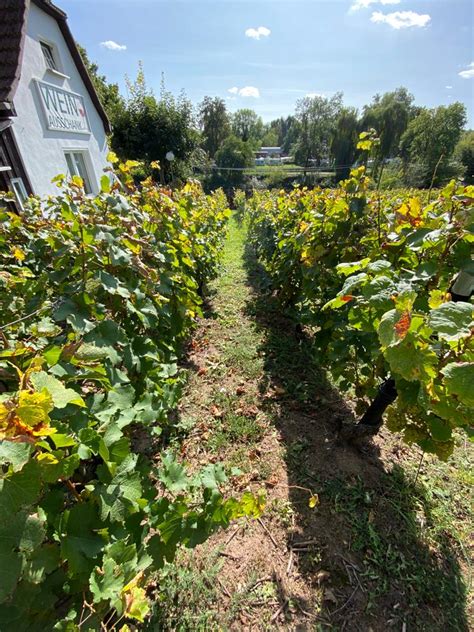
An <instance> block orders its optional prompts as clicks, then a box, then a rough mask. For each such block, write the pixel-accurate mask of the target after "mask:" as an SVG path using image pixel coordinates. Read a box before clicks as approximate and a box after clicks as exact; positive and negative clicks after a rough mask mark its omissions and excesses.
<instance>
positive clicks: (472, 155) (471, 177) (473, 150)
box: [454, 130, 474, 184]
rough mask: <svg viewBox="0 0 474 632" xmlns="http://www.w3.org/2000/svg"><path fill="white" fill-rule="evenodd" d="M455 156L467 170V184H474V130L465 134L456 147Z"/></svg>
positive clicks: (465, 173)
mask: <svg viewBox="0 0 474 632" xmlns="http://www.w3.org/2000/svg"><path fill="white" fill-rule="evenodd" d="M454 156H455V158H456V159H457V160H458V161H459V162H460V163H461V165H463V167H464V169H465V171H464V180H465V182H467V184H474V130H469V131H468V132H464V134H463V135H462V136H461V140H460V141H459V142H458V144H457V145H456V149H455V150H454Z"/></svg>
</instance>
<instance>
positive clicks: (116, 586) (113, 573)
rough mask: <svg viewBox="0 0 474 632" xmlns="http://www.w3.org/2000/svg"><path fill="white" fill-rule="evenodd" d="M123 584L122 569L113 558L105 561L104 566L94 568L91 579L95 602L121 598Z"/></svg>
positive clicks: (90, 585) (90, 584) (90, 583)
mask: <svg viewBox="0 0 474 632" xmlns="http://www.w3.org/2000/svg"><path fill="white" fill-rule="evenodd" d="M123 586H124V578H123V575H122V570H121V568H120V566H117V564H116V563H115V562H114V560H113V559H111V558H108V559H106V560H105V561H104V564H103V566H102V568H100V569H99V568H94V571H93V573H92V575H91V577H90V581H89V587H90V590H91V593H92V594H93V595H94V603H100V602H101V601H109V600H117V599H119V598H120V593H121V591H122V588H123Z"/></svg>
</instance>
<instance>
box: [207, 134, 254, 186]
mask: <svg viewBox="0 0 474 632" xmlns="http://www.w3.org/2000/svg"><path fill="white" fill-rule="evenodd" d="M216 162H217V166H218V167H222V170H221V171H220V176H221V178H222V181H223V182H224V183H225V184H227V185H230V186H238V185H239V184H240V183H241V182H242V181H243V180H244V174H243V171H240V169H245V168H246V167H251V166H252V165H253V152H252V148H251V147H250V145H249V144H248V143H246V142H244V141H243V140H241V139H240V138H237V137H236V136H229V137H228V138H227V139H226V140H225V141H224V144H223V145H222V147H221V148H220V149H219V151H218V152H217V155H216ZM233 169H236V171H232V170H233Z"/></svg>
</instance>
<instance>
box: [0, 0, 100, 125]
mask: <svg viewBox="0 0 474 632" xmlns="http://www.w3.org/2000/svg"><path fill="white" fill-rule="evenodd" d="M30 2H33V3H34V4H36V5H37V6H38V7H39V8H40V9H42V10H43V11H44V12H45V13H47V14H48V15H50V16H51V17H53V18H54V19H55V20H56V21H57V23H58V26H59V29H60V30H61V33H62V35H63V37H64V40H65V41H66V44H67V46H68V48H69V52H70V53H71V56H72V58H73V60H74V63H75V64H76V67H77V69H78V71H79V74H80V75H81V78H82V81H83V82H84V84H85V86H86V88H87V91H88V92H89V95H90V97H91V99H92V102H93V104H94V106H95V108H96V110H97V112H98V113H99V116H100V118H101V119H102V122H103V124H104V128H105V130H106V132H110V131H111V127H110V122H109V119H108V117H107V114H106V113H105V110H104V108H103V106H102V104H101V102H100V100H99V97H98V96H97V92H96V90H95V88H94V84H93V83H92V80H91V78H90V76H89V73H88V72H87V70H86V67H85V65H84V62H83V60H82V57H81V55H80V53H79V50H78V48H77V46H76V42H75V41H74V37H73V36H72V33H71V31H70V29H69V26H68V23H67V15H66V14H65V13H64V11H62V10H61V9H60V8H59V7H57V6H56V5H54V4H53V3H52V2H51V1H50V0H0V16H1V18H2V19H1V20H0V60H1V64H0V108H1V106H2V104H10V105H12V104H13V98H14V96H15V92H16V89H17V87H18V82H19V80H20V76H21V65H22V60H23V49H24V42H25V32H26V23H27V17H28V11H29V8H30Z"/></svg>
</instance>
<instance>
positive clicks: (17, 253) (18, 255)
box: [13, 246, 26, 261]
mask: <svg viewBox="0 0 474 632" xmlns="http://www.w3.org/2000/svg"><path fill="white" fill-rule="evenodd" d="M13 256H14V257H15V259H17V260H18V261H24V260H25V257H26V255H25V253H24V252H23V250H20V248H18V247H17V246H15V247H14V248H13Z"/></svg>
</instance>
